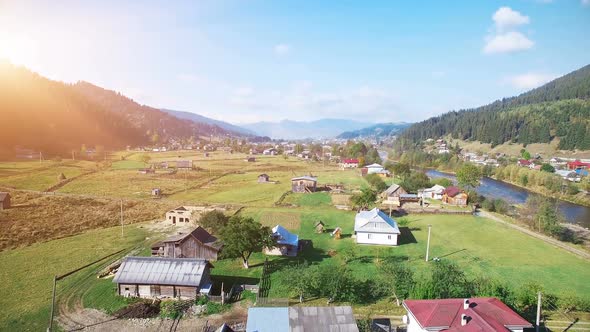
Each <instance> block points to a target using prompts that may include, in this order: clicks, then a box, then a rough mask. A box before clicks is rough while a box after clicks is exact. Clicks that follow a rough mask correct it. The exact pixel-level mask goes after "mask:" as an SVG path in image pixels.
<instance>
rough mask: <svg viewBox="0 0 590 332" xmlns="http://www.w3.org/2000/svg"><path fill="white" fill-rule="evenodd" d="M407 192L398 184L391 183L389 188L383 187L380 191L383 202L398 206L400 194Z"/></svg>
mask: <svg viewBox="0 0 590 332" xmlns="http://www.w3.org/2000/svg"><path fill="white" fill-rule="evenodd" d="M405 194H407V192H406V190H405V189H404V188H403V187H402V186H400V185H399V184H395V183H394V184H392V185H391V186H389V188H387V189H385V191H384V192H382V193H381V197H382V198H383V204H390V205H395V206H399V205H400V199H399V198H400V196H401V195H405Z"/></svg>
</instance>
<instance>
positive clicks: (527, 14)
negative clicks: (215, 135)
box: [0, 0, 590, 123]
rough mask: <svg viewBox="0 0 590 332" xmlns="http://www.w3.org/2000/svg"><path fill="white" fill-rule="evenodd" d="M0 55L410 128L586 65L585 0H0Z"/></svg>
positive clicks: (76, 74) (242, 118) (281, 111)
mask: <svg viewBox="0 0 590 332" xmlns="http://www.w3.org/2000/svg"><path fill="white" fill-rule="evenodd" d="M2 56H4V57H8V58H9V59H10V60H11V61H13V62H14V63H17V64H21V65H24V66H27V67H29V68H31V69H33V70H35V71H37V72H39V73H40V74H42V75H44V76H48V77H50V78H52V79H57V80H61V81H66V82H75V81H78V80H85V81H89V82H91V83H95V84H97V85H100V86H103V87H106V88H109V89H113V90H117V91H120V92H121V93H123V94H125V95H128V96H130V97H132V98H134V99H135V100H136V101H138V102H140V103H142V104H148V105H151V106H155V107H165V108H170V109H176V110H183V111H190V112H194V113H199V114H202V115H205V116H210V117H213V118H216V119H220V120H225V121H229V122H233V123H245V122H255V121H261V120H265V121H277V120H282V119H292V120H315V119H319V118H327V117H329V118H349V119H357V120H363V121H369V122H385V121H393V122H396V121H406V122H410V121H412V122H413V121H419V120H422V119H425V118H428V117H430V116H433V115H437V114H440V113H443V112H446V111H449V110H452V109H460V108H467V107H473V106H479V105H482V104H486V103H488V102H491V101H493V100H495V99H498V98H502V97H507V96H512V95H515V94H518V93H520V92H523V91H526V90H528V89H530V88H533V87H535V86H538V85H541V84H543V83H544V82H546V81H548V80H550V79H552V78H554V77H557V76H560V75H563V74H565V73H567V72H570V71H572V70H574V69H577V68H579V67H582V66H584V65H586V64H589V63H590V0H553V1H550V0H521V1H494V0H489V1H484V0H481V1H406V2H401V1H381V2H380V1H370V2H367V1H301V0H299V1H229V0H218V1H186V2H182V1H94V2H93V1H47V2H44V1H7V0H0V57H2Z"/></svg>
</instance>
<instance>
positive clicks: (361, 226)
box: [354, 208, 400, 234]
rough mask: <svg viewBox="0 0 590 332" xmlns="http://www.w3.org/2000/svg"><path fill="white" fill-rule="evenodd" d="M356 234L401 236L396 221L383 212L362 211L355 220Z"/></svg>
mask: <svg viewBox="0 0 590 332" xmlns="http://www.w3.org/2000/svg"><path fill="white" fill-rule="evenodd" d="M354 231H355V232H369V233H387V234H400V231H399V228H398V227H397V223H396V222H395V220H393V219H391V218H390V217H389V216H388V215H386V214H385V213H383V212H382V211H381V210H379V209H377V208H374V209H373V210H371V211H361V212H359V213H357V214H356V217H355V218H354Z"/></svg>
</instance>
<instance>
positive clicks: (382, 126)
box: [336, 122, 412, 139]
mask: <svg viewBox="0 0 590 332" xmlns="http://www.w3.org/2000/svg"><path fill="white" fill-rule="evenodd" d="M411 125H412V124H411V123H406V122H399V123H394V122H390V123H378V124H376V125H373V126H370V127H366V128H362V129H358V130H353V131H346V132H343V133H342V134H340V135H338V136H337V137H336V138H342V139H353V138H359V137H364V138H382V137H388V136H394V135H399V134H400V133H401V132H403V130H404V129H406V128H408V127H409V126H411Z"/></svg>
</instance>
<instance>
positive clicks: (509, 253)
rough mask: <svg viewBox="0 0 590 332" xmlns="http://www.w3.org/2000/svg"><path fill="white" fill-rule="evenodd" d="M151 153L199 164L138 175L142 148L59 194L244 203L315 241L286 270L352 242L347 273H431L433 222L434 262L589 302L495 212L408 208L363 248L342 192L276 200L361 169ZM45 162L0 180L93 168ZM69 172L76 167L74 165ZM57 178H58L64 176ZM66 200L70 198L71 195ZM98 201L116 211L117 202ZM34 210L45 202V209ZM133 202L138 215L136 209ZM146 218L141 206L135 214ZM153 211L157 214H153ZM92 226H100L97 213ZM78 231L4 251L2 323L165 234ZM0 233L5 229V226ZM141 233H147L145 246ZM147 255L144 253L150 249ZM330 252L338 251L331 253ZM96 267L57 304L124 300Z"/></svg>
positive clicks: (221, 266)
mask: <svg viewBox="0 0 590 332" xmlns="http://www.w3.org/2000/svg"><path fill="white" fill-rule="evenodd" d="M148 155H149V156H150V157H151V161H150V163H154V162H157V161H174V160H175V159H176V160H177V159H191V160H193V162H194V165H195V167H197V169H196V170H193V171H186V172H181V171H179V172H178V173H176V174H170V173H169V171H168V170H158V173H156V174H149V175H145V174H139V173H138V172H137V170H136V168H138V167H141V166H140V164H141V163H140V162H139V160H140V158H141V156H142V154H141V153H136V154H133V155H131V156H128V157H127V159H126V160H125V161H118V162H114V163H112V164H111V167H108V168H100V169H97V171H96V172H95V173H92V174H89V175H85V176H83V177H80V178H78V179H75V180H74V181H72V182H70V183H68V184H67V185H65V186H63V187H62V188H60V189H59V190H58V192H62V193H70V194H84V195H86V194H90V195H100V196H102V195H104V196H110V197H112V198H117V197H124V198H127V197H128V198H137V199H138V201H137V202H141V204H148V205H154V207H157V208H158V209H161V210H162V213H163V211H165V207H166V206H167V205H170V207H172V206H173V205H176V204H177V203H178V202H180V201H182V202H186V203H190V204H192V203H194V204H199V203H231V204H238V205H240V206H244V207H245V208H244V209H243V210H241V213H242V214H243V215H246V216H251V217H253V218H254V219H255V220H257V221H259V222H261V223H263V224H264V225H266V226H269V227H272V226H274V225H276V224H282V225H283V226H285V227H287V228H289V229H291V230H292V231H293V232H295V233H297V234H299V237H300V239H304V240H311V241H312V243H313V248H311V249H308V250H306V251H305V252H303V253H301V254H300V256H299V257H297V258H286V257H276V256H271V257H269V259H270V260H272V261H275V263H277V264H278V266H279V268H280V267H282V266H285V265H286V264H291V263H295V262H299V261H302V260H307V261H308V262H309V263H311V264H340V263H341V256H339V254H340V253H341V252H342V251H343V250H344V249H346V248H350V247H353V248H356V250H357V256H358V258H357V259H355V260H353V261H352V262H350V263H349V264H348V266H349V267H350V269H351V271H352V273H354V275H355V276H356V277H358V278H361V279H369V278H372V277H373V276H374V275H375V273H376V272H377V267H376V266H377V265H376V263H377V262H379V261H381V260H383V259H387V258H391V257H393V258H394V259H395V260H401V261H407V262H408V264H409V266H411V267H412V269H414V270H415V272H416V273H417V274H418V275H420V274H421V273H425V272H426V271H427V269H428V265H427V264H429V263H426V262H424V254H425V247H426V234H427V225H429V224H431V225H432V240H431V257H440V258H441V259H445V260H450V261H453V262H455V263H456V264H457V265H459V266H460V267H461V268H462V269H463V270H464V271H465V272H466V274H467V275H468V276H469V277H475V276H479V275H485V276H488V277H492V278H494V279H499V280H502V281H504V282H506V283H509V284H511V285H512V286H513V287H515V288H516V287H519V286H521V285H524V284H526V283H529V282H537V283H539V284H541V285H542V286H543V288H544V289H546V290H548V291H550V292H551V293H554V294H564V293H575V294H577V295H578V296H580V297H586V298H588V297H590V284H588V282H587V280H590V264H588V261H585V260H583V259H581V258H578V257H577V256H574V255H573V254H570V253H568V252H566V251H563V250H561V249H558V248H555V247H552V246H551V245H549V244H546V243H545V242H543V241H541V240H538V239H535V238H532V237H529V236H527V235H525V234H522V233H520V232H517V231H515V230H513V229H511V228H507V227H505V226H504V225H502V224H499V223H496V222H494V221H491V220H488V219H483V218H479V217H473V216H448V215H440V216H439V215H410V216H408V217H407V218H409V219H410V220H411V223H410V226H409V228H410V232H411V236H404V237H403V238H402V239H401V245H399V246H398V247H384V246H366V245H357V244H356V243H355V242H354V239H352V238H351V237H350V235H351V234H352V230H353V223H354V215H355V213H354V212H352V211H343V210H338V209H336V208H334V206H333V205H334V204H341V203H343V202H344V203H345V202H346V201H347V195H342V194H341V195H330V194H329V193H326V192H320V193H315V194H288V195H287V196H285V197H284V200H283V201H282V204H281V205H280V206H276V205H275V203H276V202H277V201H278V200H279V198H281V196H282V195H283V194H284V193H285V192H288V191H289V190H290V187H291V184H290V178H291V177H293V176H296V175H304V174H309V173H312V174H313V175H314V176H318V179H319V185H320V186H321V185H322V184H326V183H341V184H344V189H345V192H347V193H350V192H351V191H354V190H356V189H358V188H360V187H361V186H365V185H366V182H365V180H364V179H363V178H361V177H360V176H358V171H355V170H347V171H341V170H339V169H338V168H337V167H336V166H335V165H331V166H324V165H321V164H314V163H310V162H303V161H298V160H296V159H295V158H289V159H287V160H285V159H283V158H282V157H259V158H258V157H257V162H255V163H247V162H245V161H244V160H243V158H244V155H237V154H233V155H230V154H227V153H212V154H211V156H210V157H207V158H205V157H204V156H203V155H202V153H196V152H167V153H149V154H148ZM179 156H180V157H179ZM44 165H45V166H44V167H42V168H39V167H40V166H38V165H37V166H35V164H34V163H31V162H24V163H23V164H22V165H20V164H18V163H16V164H15V163H0V174H4V175H0V184H2V183H13V184H14V183H16V184H18V186H19V188H23V189H35V188H42V187H44V186H47V185H52V184H53V183H50V181H49V180H46V179H49V177H50V175H52V174H54V173H56V172H57V171H62V170H66V171H67V172H74V169H77V168H79V169H82V170H86V169H90V168H91V167H94V165H96V164H95V163H90V162H76V163H73V164H65V165H64V164H59V163H53V162H47V164H44ZM69 168H72V169H71V170H68V169H69ZM78 172H80V170H78ZM261 173H267V174H269V175H270V177H271V181H276V182H277V183H276V184H272V183H268V184H259V183H257V177H258V175H259V174H261ZM72 174H75V173H70V176H74V175H72ZM55 176H56V177H57V174H56V175H55ZM66 176H68V175H67V174H66ZM20 178H22V179H23V180H22V182H18V181H16V180H17V179H20ZM25 178H26V179H25ZM389 180H390V181H392V179H389ZM154 187H159V188H162V189H163V191H164V197H163V198H162V199H160V200H157V206H156V204H155V203H154V202H155V201H152V200H147V199H146V200H144V198H147V197H149V191H150V189H151V188H154ZM17 197H18V204H23V205H26V203H27V202H25V201H22V202H21V201H20V200H21V199H27V197H28V196H22V198H20V197H21V196H17ZM35 199H37V200H39V199H38V198H35ZM47 199H49V198H47ZM62 200H64V201H65V198H64V199H62ZM40 202H42V201H40ZM43 202H44V201H43ZM52 202H53V200H52ZM56 202H58V203H59V202H61V201H56ZM84 202H85V204H87V205H86V206H84V208H82V207H80V209H81V211H80V216H82V217H83V216H84V214H85V213H87V212H88V211H89V210H88V209H89V205H90V204H91V203H92V198H87V199H85V201H84ZM137 202H135V203H133V204H138V205H137V209H140V210H141V209H142V206H143V205H141V204H139V203H137ZM102 204H107V205H106V206H109V207H110V206H111V205H113V204H115V203H112V202H104V203H102ZM129 204H131V201H129ZM115 205H116V204H115ZM115 205H113V206H114V207H113V209H111V210H113V211H114V212H113V211H111V212H112V213H111V214H114V215H116V206H115ZM38 206H40V207H41V208H42V206H44V205H38ZM47 206H53V205H47ZM97 206H98V205H97ZM101 206H102V205H101ZM27 208H31V209H33V208H35V207H34V206H30V207H27ZM69 208H70V209H75V208H76V207H75V206H73V207H69ZM97 208H100V207H97ZM127 209H129V210H130V211H132V210H131V209H132V207H131V206H129V207H128V208H127ZM18 211H25V210H24V208H23V210H17V209H15V211H11V213H12V214H11V215H14V216H18V215H19V214H18V213H16V212H18ZM56 211H57V210H56ZM154 211H155V210H154ZM68 213H69V214H68V215H69V216H70V217H69V218H70V219H72V220H75V217H74V216H75V214H73V213H74V211H69V212H68ZM150 213H153V212H150ZM21 214H22V213H21ZM141 215H142V214H140V213H139V212H137V216H141ZM146 215H148V214H146ZM149 215H150V217H151V214H149ZM130 217H131V216H130ZM23 218H24V215H23ZM111 219H113V220H111ZM136 219H137V218H136ZM318 220H321V221H323V222H324V223H325V225H326V229H327V230H330V229H334V228H335V227H342V228H343V231H344V232H343V233H344V236H343V238H342V239H340V240H335V239H333V238H332V237H330V235H329V233H328V232H326V233H323V234H316V233H315V232H314V224H315V222H317V221H318ZM138 221H139V220H136V222H138ZM111 222H112V223H111ZM104 223H106V225H114V224H115V223H116V216H114V217H110V218H109V220H105V221H104ZM12 224H13V226H11V228H10V232H11V233H10V234H17V233H16V232H18V230H19V229H18V227H19V225H20V223H19V222H13V223H12ZM22 225H28V226H27V229H22V230H21V231H22V232H25V233H26V232H28V231H30V230H32V228H31V223H24V222H23V223H22ZM93 225H94V224H93ZM96 227H104V226H101V222H100V221H99V220H98V219H97V223H96ZM54 229H56V228H54ZM33 230H34V229H33ZM56 231H59V229H56ZM3 232H7V231H6V230H5V231H3ZM68 232H70V233H67V232H65V228H64V236H65V235H71V234H72V233H71V227H68ZM80 232H84V233H82V234H80V235H75V236H70V237H67V238H63V239H58V240H53V241H50V242H45V243H37V244H33V245H31V246H29V247H24V248H17V249H12V250H6V251H3V252H0V264H1V265H0V266H2V274H1V276H0V282H2V283H3V284H4V285H6V286H5V287H10V290H11V291H10V293H11V294H18V296H9V297H7V296H5V297H3V298H2V300H0V301H1V302H0V305H2V307H3V308H5V310H3V312H2V313H1V314H0V330H40V329H43V328H45V325H44V324H46V320H47V317H48V315H49V313H48V308H49V298H50V286H51V278H52V276H53V275H54V274H61V273H64V272H67V271H69V270H71V269H73V268H76V267H78V266H80V265H83V264H86V263H89V262H92V261H93V260H95V259H97V258H98V257H101V256H103V255H106V254H108V253H110V252H114V251H116V250H118V249H122V248H130V247H134V246H141V247H143V248H144V249H145V246H146V245H148V244H150V243H151V242H154V241H155V240H156V239H157V238H158V237H161V236H162V234H160V233H156V234H151V233H150V232H149V231H148V230H147V229H145V228H138V227H136V226H128V229H127V231H126V232H127V233H126V237H125V238H124V239H121V237H120V229H118V228H108V229H103V230H91V231H87V230H86V229H84V228H80ZM74 234H75V233H74ZM1 235H3V236H9V234H8V233H6V234H1ZM10 236H13V235H10ZM55 236H57V235H56V234H54V235H52V237H51V238H55ZM146 237H148V238H149V240H147V241H146V240H145V239H146ZM143 252H144V253H146V254H147V251H145V250H144V251H143ZM329 252H330V254H331V255H328V253H329ZM332 256H333V257H332ZM265 258H266V256H265V255H263V254H262V253H255V254H253V255H252V257H251V259H250V265H251V268H250V269H243V268H242V264H241V261H240V260H239V259H225V260H220V261H217V262H214V266H215V268H214V269H213V272H212V273H213V275H214V276H215V277H217V278H220V277H230V278H231V277H248V278H259V277H260V275H261V271H262V263H263V262H264V260H265ZM430 264H431V263H430ZM99 265H100V264H99ZM99 268H100V266H98V265H97V266H95V267H94V266H93V267H91V268H88V269H86V270H84V271H82V272H79V273H77V274H75V275H73V276H72V277H71V278H67V279H66V280H64V281H62V282H60V286H59V288H58V289H59V291H58V295H60V299H61V300H60V303H61V304H63V303H67V304H69V305H77V304H80V303H81V304H82V305H84V306H87V307H95V308H100V309H104V310H107V311H113V310H116V309H118V308H120V307H122V306H124V305H125V301H124V300H123V299H120V298H118V297H116V296H115V292H114V289H113V287H112V283H111V282H110V280H101V279H97V278H96V274H97V271H98V270H99ZM279 278H280V270H279V271H276V272H274V273H273V274H272V275H271V290H270V296H271V297H274V298H285V297H288V293H289V292H288V281H285V280H279ZM64 301H65V302H64ZM361 309H362V308H361Z"/></svg>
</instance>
